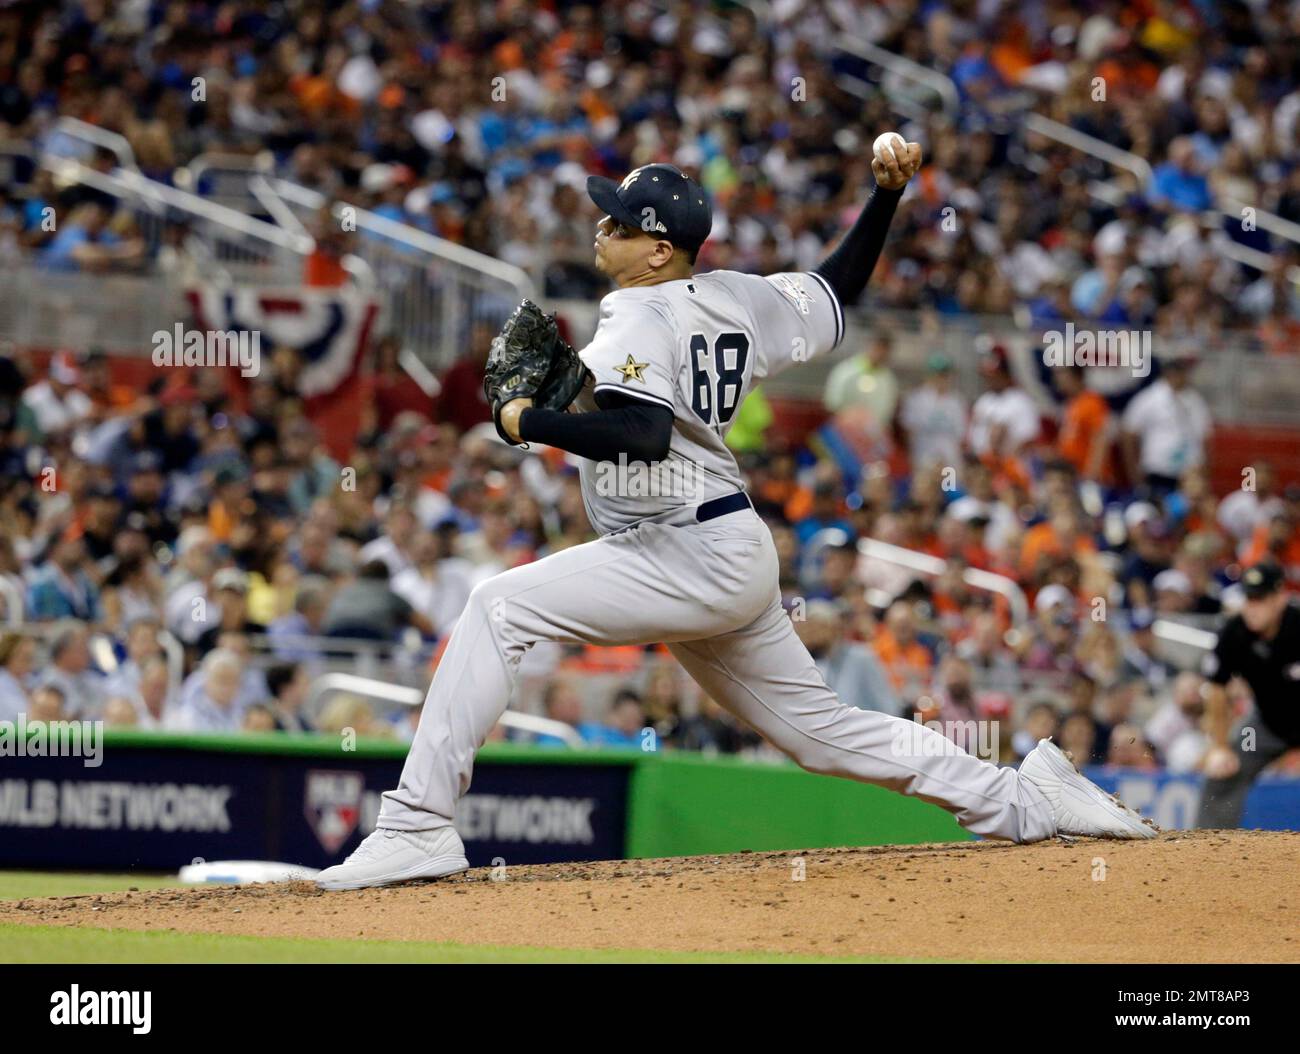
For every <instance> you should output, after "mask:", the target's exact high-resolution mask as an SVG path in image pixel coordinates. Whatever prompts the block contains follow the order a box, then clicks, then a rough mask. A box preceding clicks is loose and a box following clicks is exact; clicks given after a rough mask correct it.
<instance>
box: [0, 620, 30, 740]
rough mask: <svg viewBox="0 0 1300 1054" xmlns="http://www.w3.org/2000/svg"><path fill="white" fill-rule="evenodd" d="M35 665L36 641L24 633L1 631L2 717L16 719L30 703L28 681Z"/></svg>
mask: <svg viewBox="0 0 1300 1054" xmlns="http://www.w3.org/2000/svg"><path fill="white" fill-rule="evenodd" d="M35 669H36V642H35V641H34V640H33V639H32V638H31V637H29V636H27V635H26V634H24V633H16V632H12V631H11V632H7V633H5V634H3V635H0V721H15V720H17V718H18V715H19V714H21V713H26V711H27V709H28V707H29V706H30V704H31V700H30V699H29V697H28V695H27V684H28V682H29V680H30V679H31V676H32V673H33V671H34V670H35Z"/></svg>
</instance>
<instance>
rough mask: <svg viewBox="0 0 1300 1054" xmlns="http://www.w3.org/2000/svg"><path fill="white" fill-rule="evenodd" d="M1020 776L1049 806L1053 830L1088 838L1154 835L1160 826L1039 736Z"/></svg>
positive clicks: (1021, 768) (1055, 746)
mask: <svg viewBox="0 0 1300 1054" xmlns="http://www.w3.org/2000/svg"><path fill="white" fill-rule="evenodd" d="M1020 775H1021V776H1022V777H1024V778H1025V779H1027V780H1028V781H1029V782H1030V783H1032V784H1033V785H1034V786H1035V787H1037V788H1038V789H1039V790H1040V791H1041V792H1042V794H1043V797H1044V798H1046V799H1047V801H1048V803H1049V804H1050V805H1051V806H1052V815H1053V816H1054V817H1055V819H1056V833H1057V834H1066V835H1083V836H1085V837H1089V838H1154V837H1155V836H1156V835H1157V834H1158V833H1159V832H1160V828H1158V827H1156V825H1155V824H1153V823H1152V822H1151V821H1150V820H1144V819H1143V818H1142V817H1141V816H1139V815H1138V814H1137V813H1135V812H1134V811H1133V810H1132V809H1130V808H1129V807H1128V806H1127V805H1125V804H1124V803H1123V802H1122V801H1120V800H1119V799H1118V798H1116V797H1114V796H1113V795H1110V794H1107V793H1106V792H1105V791H1104V790H1102V789H1101V788H1100V787H1098V786H1097V785H1096V784H1095V783H1093V782H1092V780H1090V779H1088V778H1087V777H1085V776H1083V775H1082V774H1081V773H1079V772H1078V771H1077V770H1076V769H1075V767H1074V764H1073V763H1072V762H1071V761H1070V756H1069V755H1068V754H1066V753H1065V752H1064V751H1063V750H1061V748H1060V747H1058V746H1057V745H1056V744H1055V743H1053V742H1052V741H1051V740H1050V739H1040V740H1039V741H1038V746H1036V747H1034V749H1033V750H1031V751H1030V752H1029V754H1028V756H1027V757H1026V758H1025V760H1024V761H1022V762H1021V763H1020Z"/></svg>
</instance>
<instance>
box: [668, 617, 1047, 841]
mask: <svg viewBox="0 0 1300 1054" xmlns="http://www.w3.org/2000/svg"><path fill="white" fill-rule="evenodd" d="M670 648H671V650H672V652H673V654H674V655H675V656H677V658H678V660H679V661H680V662H681V664H682V665H683V666H684V667H685V668H686V670H687V672H689V673H690V674H691V676H692V677H694V678H695V680H696V681H697V682H699V684H700V686H701V687H703V688H704V690H705V691H707V692H708V693H709V694H710V695H711V696H712V697H713V698H714V699H715V700H716V701H717V702H718V703H719V704H721V705H722V706H724V707H726V708H727V709H728V710H730V711H731V712H732V713H733V714H735V715H736V716H737V717H739V718H741V719H742V720H743V721H745V722H746V723H747V724H750V725H752V726H753V727H754V728H756V729H757V730H758V731H759V732H761V733H762V734H763V735H764V736H765V737H767V739H768V740H770V741H771V742H772V743H773V745H775V746H776V747H777V749H779V750H781V751H783V752H784V753H786V754H788V755H789V756H790V757H791V758H793V759H794V760H795V761H797V762H798V763H799V764H800V765H801V766H803V767H804V768H806V769H808V770H809V771H812V772H819V773H824V774H827V775H832V776H844V777H847V778H849V779H855V780H860V781H861V782H863V783H874V784H877V785H878V786H882V787H888V788H890V789H891V790H895V791H899V792H900V793H903V794H910V795H913V796H915V797H918V798H921V799H923V800H925V801H929V802H933V803H934V804H936V805H939V806H942V807H943V808H944V809H947V810H948V811H949V812H951V813H953V814H954V815H955V816H956V818H957V821H958V822H959V823H960V824H961V825H962V826H963V827H965V828H966V829H967V830H969V831H972V832H974V833H975V834H981V835H986V836H989V837H993V838H1007V839H1010V840H1012V841H1016V842H1029V841H1035V840H1038V839H1042V838H1048V837H1050V836H1051V835H1052V834H1053V833H1054V832H1055V822H1054V820H1053V816H1052V809H1051V806H1050V805H1049V804H1048V802H1047V800H1046V799H1045V798H1044V797H1043V795H1042V794H1041V793H1040V792H1039V791H1038V789H1037V788H1036V787H1034V786H1033V785H1032V784H1030V783H1028V782H1027V781H1023V780H1021V779H1020V778H1019V776H1018V774H1017V773H1016V770H1015V769H1010V768H1007V769H1003V768H999V767H998V766H996V765H993V764H990V763H989V762H986V761H981V760H980V759H978V758H976V757H973V756H971V755H970V754H967V753H965V752H964V751H962V750H960V749H959V748H957V747H956V746H955V745H954V744H952V743H950V742H949V741H948V740H947V739H944V737H943V736H941V735H939V733H938V732H935V731H933V730H932V729H928V728H925V727H924V726H922V725H919V724H916V723H914V722H910V721H904V720H902V719H900V718H896V717H890V716H888V715H886V714H880V713H875V712H873V711H869V710H859V709H857V708H855V707H850V706H846V705H844V704H843V703H841V702H840V701H839V699H837V698H836V696H835V693H834V692H832V691H831V690H830V688H828V687H827V685H826V682H825V680H824V679H823V678H822V676H821V674H820V673H819V672H818V670H817V667H816V665H815V664H814V662H813V660H812V657H811V656H810V655H809V654H808V651H807V649H806V648H804V646H803V644H802V643H801V642H800V641H799V638H798V637H797V636H796V635H795V632H794V628H793V627H792V626H791V624H790V620H789V617H788V616H787V615H786V614H785V612H784V611H782V610H781V608H780V606H779V605H773V606H772V607H771V608H769V609H768V610H767V611H766V612H764V614H762V615H761V616H759V618H758V619H757V620H756V621H755V622H754V623H753V624H751V625H749V626H745V627H744V628H742V629H740V630H737V631H735V632H733V633H729V634H726V635H724V636H720V637H713V638H710V639H707V640H696V641H689V642H684V643H681V644H674V645H670Z"/></svg>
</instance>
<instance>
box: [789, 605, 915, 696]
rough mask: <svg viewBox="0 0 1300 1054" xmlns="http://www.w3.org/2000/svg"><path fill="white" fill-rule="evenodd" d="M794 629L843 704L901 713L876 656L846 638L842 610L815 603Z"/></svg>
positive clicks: (795, 624)
mask: <svg viewBox="0 0 1300 1054" xmlns="http://www.w3.org/2000/svg"><path fill="white" fill-rule="evenodd" d="M794 628H795V632H796V633H798V635H799V639H800V640H801V641H803V644H804V647H805V648H807V649H808V652H809V654H810V655H812V657H813V659H814V661H815V662H816V663H817V669H818V671H819V672H820V673H821V675H822V677H824V678H825V679H826V684H827V685H828V686H829V687H830V689H831V691H833V692H834V693H835V694H836V695H837V696H838V697H839V699H840V702H842V703H844V704H846V705H848V706H854V707H857V708H858V709H859V710H878V711H880V712H881V713H885V714H891V715H893V716H895V717H897V716H899V715H900V714H901V713H902V706H901V704H900V703H899V701H898V697H897V696H896V695H895V694H894V689H893V687H892V685H891V684H890V680H889V677H888V675H887V674H886V672H885V669H884V667H883V666H882V664H881V661H880V660H879V659H878V658H877V657H876V653H875V652H874V651H872V650H871V648H869V647H867V646H866V645H865V644H860V643H858V642H856V641H847V640H845V639H844V630H845V627H844V614H843V612H842V611H841V610H840V609H839V607H837V606H836V605H835V604H832V603H829V602H827V601H824V600H814V601H812V602H811V603H809V604H808V606H807V609H806V611H805V612H804V618H803V619H796V620H795V623H794Z"/></svg>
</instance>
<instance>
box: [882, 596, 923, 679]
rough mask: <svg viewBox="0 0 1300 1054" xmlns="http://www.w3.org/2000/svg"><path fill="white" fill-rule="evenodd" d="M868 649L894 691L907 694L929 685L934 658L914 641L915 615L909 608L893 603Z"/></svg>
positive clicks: (901, 603)
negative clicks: (872, 652)
mask: <svg viewBox="0 0 1300 1054" xmlns="http://www.w3.org/2000/svg"><path fill="white" fill-rule="evenodd" d="M871 646H872V647H873V648H874V649H875V652H876V657H877V658H878V659H879V660H880V664H881V665H882V666H884V668H885V674H886V675H887V676H888V677H889V681H890V683H891V684H892V685H893V686H894V689H895V690H896V691H899V692H902V693H904V694H910V692H909V689H919V688H920V687H921V686H923V685H926V684H928V683H929V682H930V671H931V668H932V667H933V666H934V656H932V655H931V654H930V651H929V649H928V648H926V647H925V645H923V644H922V643H921V642H920V641H918V640H917V639H916V615H915V613H914V612H913V610H912V606H911V605H910V604H908V603H906V602H904V601H896V602H895V603H894V604H893V605H892V606H891V607H890V609H889V610H888V611H887V612H886V613H885V622H884V625H882V626H881V627H880V629H879V631H878V632H877V633H876V638H875V640H873V641H872V642H871Z"/></svg>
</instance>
